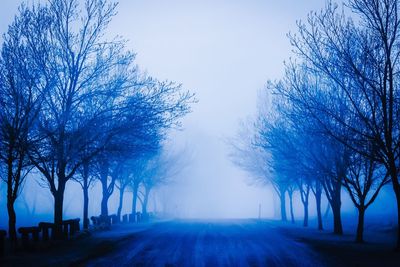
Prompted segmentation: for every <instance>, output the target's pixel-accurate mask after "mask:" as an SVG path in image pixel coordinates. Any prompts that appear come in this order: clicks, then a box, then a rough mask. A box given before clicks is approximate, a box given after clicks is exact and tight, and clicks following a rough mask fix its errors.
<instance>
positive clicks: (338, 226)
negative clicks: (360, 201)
mask: <svg viewBox="0 0 400 267" xmlns="http://www.w3.org/2000/svg"><path fill="white" fill-rule="evenodd" d="M341 204H342V203H341V201H340V193H339V194H335V196H334V198H333V201H332V203H331V207H332V212H333V233H334V234H337V235H342V234H343V226H342V219H341V214H340V207H341Z"/></svg>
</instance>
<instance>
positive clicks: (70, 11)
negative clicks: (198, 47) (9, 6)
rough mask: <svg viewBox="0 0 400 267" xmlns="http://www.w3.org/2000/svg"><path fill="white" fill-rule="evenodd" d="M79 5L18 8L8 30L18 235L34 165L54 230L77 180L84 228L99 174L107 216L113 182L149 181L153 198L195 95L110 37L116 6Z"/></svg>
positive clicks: (7, 122) (11, 193)
mask: <svg viewBox="0 0 400 267" xmlns="http://www.w3.org/2000/svg"><path fill="white" fill-rule="evenodd" d="M79 3H80V1H78V0H49V1H47V2H46V3H40V4H34V5H32V6H26V5H21V6H20V8H19V11H18V14H17V15H16V16H15V19H14V21H13V23H12V24H11V25H10V26H9V28H8V31H7V32H6V33H5V35H4V37H3V39H4V40H3V44H2V48H1V57H0V168H1V178H2V179H3V180H4V182H5V183H6V186H7V190H6V192H7V196H6V198H7V210H8V218H9V236H10V239H11V240H14V241H15V240H16V231H15V225H16V213H15V210H14V203H15V201H16V199H17V197H18V195H19V194H20V192H21V189H22V186H23V184H24V181H25V180H26V178H27V177H29V176H30V175H29V174H30V173H32V171H35V172H38V173H39V174H40V177H41V181H42V184H43V185H45V186H46V187H48V188H49V189H50V192H51V194H52V196H53V198H54V223H55V225H56V231H55V232H56V236H60V235H61V223H62V220H63V201H64V192H65V188H66V185H67V183H69V182H70V181H72V180H75V181H78V182H79V183H80V184H81V186H82V189H83V194H84V227H87V226H88V203H89V194H88V192H89V188H90V185H91V183H92V181H93V179H94V178H96V179H98V180H99V181H100V183H101V186H102V193H103V198H102V203H101V214H102V215H107V214H108V208H107V202H108V199H109V197H110V196H111V194H112V193H113V191H114V188H115V185H116V184H118V187H119V190H120V192H121V198H122V197H123V192H124V191H125V188H126V186H127V184H129V183H131V184H133V188H134V192H135V194H137V190H138V188H139V185H140V184H142V185H144V187H145V188H146V194H145V197H144V201H147V199H148V193H149V192H150V191H149V190H150V188H151V185H153V184H155V183H157V182H156V181H157V180H160V179H161V180H162V179H163V178H162V176H163V174H164V173H163V170H162V167H160V166H161V165H162V164H161V161H165V159H164V157H163V155H165V153H162V150H163V149H162V147H163V142H164V140H165V138H166V135H167V130H168V129H170V128H172V127H176V126H179V119H180V118H182V117H183V116H184V115H186V114H187V113H188V112H189V111H190V104H191V103H193V102H194V101H195V100H194V97H193V94H191V93H189V92H187V91H184V90H182V88H181V86H180V85H176V84H175V83H173V82H168V81H162V82H161V81H158V80H156V79H154V78H152V77H149V76H147V75H145V74H143V73H141V72H140V71H139V69H138V67H137V66H136V64H135V62H134V59H135V54H134V53H132V52H130V51H129V50H127V49H126V41H125V40H123V39H121V38H120V37H111V38H110V37H108V36H109V34H108V33H107V27H108V25H109V24H110V22H111V20H112V18H113V17H114V16H115V15H116V8H117V4H116V3H112V2H110V1H108V0H87V1H84V4H83V5H79ZM25 193H29V188H25ZM32 193H33V192H32ZM134 199H136V197H134ZM135 206H136V205H135ZM135 206H134V207H135ZM120 212H121V211H120V210H119V213H120Z"/></svg>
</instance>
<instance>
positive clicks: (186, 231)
mask: <svg viewBox="0 0 400 267" xmlns="http://www.w3.org/2000/svg"><path fill="white" fill-rule="evenodd" d="M81 265H84V266H163V267H172V266H207V267H208V266H210V267H217V266H272V267H273V266H325V263H324V262H323V261H322V260H321V259H320V257H319V256H318V254H317V253H315V252H314V251H312V250H311V249H310V248H308V247H307V246H306V245H305V244H302V243H300V242H296V241H294V240H291V239H289V238H288V237H286V236H285V235H283V234H282V233H280V231H279V230H278V228H276V227H275V226H274V223H271V222H259V221H256V220H237V221H170V222H163V223H157V224H154V225H153V226H151V227H150V228H148V229H145V230H143V231H139V232H136V233H135V234H133V235H130V236H129V237H127V238H126V239H124V240H123V241H120V242H118V244H114V246H113V249H112V250H111V251H107V252H106V253H99V255H96V257H93V258H92V259H89V260H87V261H85V262H84V263H83V264H81Z"/></svg>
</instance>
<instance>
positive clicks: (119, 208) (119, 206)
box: [117, 186, 125, 220]
mask: <svg viewBox="0 0 400 267" xmlns="http://www.w3.org/2000/svg"><path fill="white" fill-rule="evenodd" d="M124 193H125V186H121V187H120V188H119V205H118V210H117V216H118V218H119V220H120V219H121V212H122V205H123V203H124Z"/></svg>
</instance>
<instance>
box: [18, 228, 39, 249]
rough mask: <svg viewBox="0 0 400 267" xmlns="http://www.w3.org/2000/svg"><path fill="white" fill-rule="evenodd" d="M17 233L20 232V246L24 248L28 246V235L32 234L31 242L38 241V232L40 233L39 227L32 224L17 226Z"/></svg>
mask: <svg viewBox="0 0 400 267" xmlns="http://www.w3.org/2000/svg"><path fill="white" fill-rule="evenodd" d="M18 233H20V234H21V240H22V246H23V247H24V248H29V246H30V240H29V236H30V235H31V236H32V241H33V242H35V243H36V242H38V241H39V233H40V228H39V227H36V226H33V227H20V228H18Z"/></svg>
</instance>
